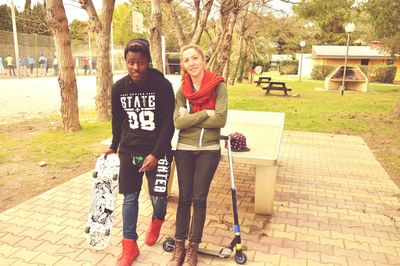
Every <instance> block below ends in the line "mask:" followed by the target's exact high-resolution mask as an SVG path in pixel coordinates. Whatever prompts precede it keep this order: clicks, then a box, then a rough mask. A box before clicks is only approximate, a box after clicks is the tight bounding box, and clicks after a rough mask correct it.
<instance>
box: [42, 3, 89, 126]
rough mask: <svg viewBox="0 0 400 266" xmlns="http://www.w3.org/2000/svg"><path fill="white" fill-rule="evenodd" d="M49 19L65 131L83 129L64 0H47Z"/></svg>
mask: <svg viewBox="0 0 400 266" xmlns="http://www.w3.org/2000/svg"><path fill="white" fill-rule="evenodd" d="M46 2H47V19H48V20H49V22H50V25H51V29H52V31H53V35H54V43H55V44H56V50H57V54H58V55H59V59H60V64H59V65H60V73H59V79H58V83H59V85H60V91H61V108H60V112H61V117H62V123H63V126H64V130H65V131H69V132H75V131H78V130H80V129H81V125H80V124H79V107H78V89H77V86H76V78H75V72H74V61H73V59H72V51H71V41H70V38H69V27H68V20H67V16H66V15H65V9H64V5H63V3H62V0H46Z"/></svg>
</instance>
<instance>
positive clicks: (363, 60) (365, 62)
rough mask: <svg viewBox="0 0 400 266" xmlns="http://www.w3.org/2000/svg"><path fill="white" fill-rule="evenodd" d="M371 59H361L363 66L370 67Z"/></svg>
mask: <svg viewBox="0 0 400 266" xmlns="http://www.w3.org/2000/svg"><path fill="white" fill-rule="evenodd" d="M368 63H369V59H361V65H362V66H368Z"/></svg>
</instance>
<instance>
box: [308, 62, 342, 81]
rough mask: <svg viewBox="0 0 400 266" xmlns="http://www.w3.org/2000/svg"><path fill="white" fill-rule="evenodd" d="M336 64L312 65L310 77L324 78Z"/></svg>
mask: <svg viewBox="0 0 400 266" xmlns="http://www.w3.org/2000/svg"><path fill="white" fill-rule="evenodd" d="M335 68H337V66H332V65H314V67H313V69H312V71H311V78H313V79H317V80H324V79H325V78H326V77H327V76H328V75H329V74H330V73H332V71H333V70H335Z"/></svg>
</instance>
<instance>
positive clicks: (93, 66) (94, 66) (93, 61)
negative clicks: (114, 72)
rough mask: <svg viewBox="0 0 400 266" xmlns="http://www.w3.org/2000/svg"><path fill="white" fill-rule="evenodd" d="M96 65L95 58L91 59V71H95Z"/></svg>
mask: <svg viewBox="0 0 400 266" xmlns="http://www.w3.org/2000/svg"><path fill="white" fill-rule="evenodd" d="M96 64H97V62H96V58H93V59H92V69H93V71H95V70H96Z"/></svg>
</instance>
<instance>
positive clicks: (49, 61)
mask: <svg viewBox="0 0 400 266" xmlns="http://www.w3.org/2000/svg"><path fill="white" fill-rule="evenodd" d="M45 64H46V74H48V73H49V68H50V65H51V58H50V57H49V58H46V63H45Z"/></svg>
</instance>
